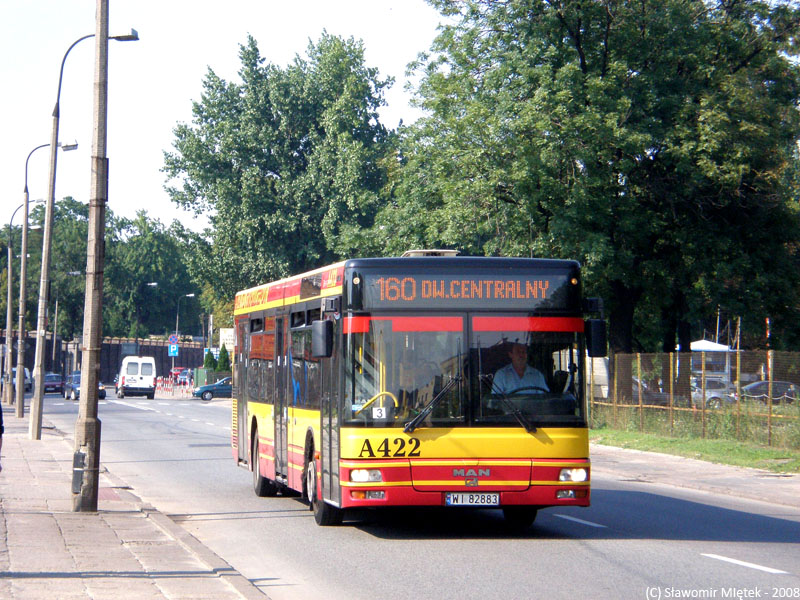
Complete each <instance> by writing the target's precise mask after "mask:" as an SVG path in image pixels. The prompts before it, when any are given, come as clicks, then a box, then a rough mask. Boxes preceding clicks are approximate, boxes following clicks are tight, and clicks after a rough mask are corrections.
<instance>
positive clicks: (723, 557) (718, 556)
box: [701, 552, 787, 575]
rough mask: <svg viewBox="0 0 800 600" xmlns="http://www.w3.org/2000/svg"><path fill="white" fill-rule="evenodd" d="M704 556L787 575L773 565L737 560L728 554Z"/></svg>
mask: <svg viewBox="0 0 800 600" xmlns="http://www.w3.org/2000/svg"><path fill="white" fill-rule="evenodd" d="M701 554H702V555H703V556H707V557H708V558H716V559H717V560H721V561H724V562H729V563H733V564H734V565H739V566H740V567H748V568H749V569H757V570H759V571H766V572H767V573H773V574H775V575H781V574H783V575H786V574H787V572H786V571H781V570H780V569H773V568H771V567H764V566H762V565H757V564H755V563H749V562H744V561H743V560H736V559H735V558H728V557H727V556H720V555H719V554H703V553H702V552H701Z"/></svg>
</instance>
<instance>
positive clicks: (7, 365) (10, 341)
mask: <svg viewBox="0 0 800 600" xmlns="http://www.w3.org/2000/svg"><path fill="white" fill-rule="evenodd" d="M34 202H43V200H34ZM20 208H25V213H26V214H25V225H24V226H23V247H22V256H21V257H20V261H24V260H25V254H26V253H27V248H26V247H25V245H24V243H25V240H24V238H25V235H26V233H27V225H28V216H27V211H28V199H27V196H26V197H25V202H24V203H23V204H20V205H19V206H18V207H17V208H16V209H15V210H14V212H13V213H12V214H11V219H10V220H9V221H8V268H7V273H6V275H7V277H6V284H7V288H8V290H7V291H8V299H7V300H6V343H5V345H4V346H3V350H4V354H3V402H4V403H5V404H11V402H12V400H13V397H14V395H13V392H12V388H13V385H12V384H11V369H12V365H11V362H12V361H11V359H12V358H13V355H14V332H13V330H12V326H13V323H12V315H13V314H14V310H13V306H14V305H13V301H12V297H13V294H12V293H11V291H12V289H13V287H14V286H13V280H14V278H13V273H12V269H13V265H14V251H13V244H14V239H13V235H12V233H13V225H14V217H15V216H17V212H18V211H19V209H20ZM23 264H24V263H23ZM21 273H22V277H24V276H25V275H24V267H23V268H22V269H21ZM24 362H25V361H24V360H23V363H24ZM17 363H18V364H19V361H17ZM22 366H23V369H22V370H20V369H17V386H19V385H20V383H19V382H20V381H21V382H22V383H23V387H24V382H25V369H24V366H25V365H24V364H23V365H22ZM20 377H21V378H20ZM23 393H24V389H23Z"/></svg>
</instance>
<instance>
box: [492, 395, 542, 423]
mask: <svg viewBox="0 0 800 600" xmlns="http://www.w3.org/2000/svg"><path fill="white" fill-rule="evenodd" d="M491 391H492V393H493V394H496V395H498V396H500V399H501V400H502V401H503V404H505V406H506V408H508V409H509V410H510V411H511V414H512V415H514V418H515V419H516V420H517V421H518V422H519V424H520V425H522V426H523V427H524V428H525V431H527V432H528V433H536V426H534V425H532V424H531V422H530V421H528V419H526V418H525V415H523V414H522V411H521V410H520V409H518V408H517V407H516V406H514V403H513V402H511V400H509V399H508V396H506V395H505V393H504V392H501V391H500V390H498V389H497V388H496V387H494V384H492V388H491Z"/></svg>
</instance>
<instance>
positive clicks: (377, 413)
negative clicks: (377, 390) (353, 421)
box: [372, 406, 386, 419]
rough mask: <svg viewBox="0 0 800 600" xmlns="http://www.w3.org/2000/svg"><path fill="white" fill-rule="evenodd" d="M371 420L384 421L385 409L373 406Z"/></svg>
mask: <svg viewBox="0 0 800 600" xmlns="http://www.w3.org/2000/svg"><path fill="white" fill-rule="evenodd" d="M372 418H373V419H385V418H386V407H385V406H373V407H372Z"/></svg>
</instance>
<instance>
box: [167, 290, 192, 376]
mask: <svg viewBox="0 0 800 600" xmlns="http://www.w3.org/2000/svg"><path fill="white" fill-rule="evenodd" d="M184 298H194V294H184V295H183V296H178V310H177V311H176V312H175V337H176V338H177V337H178V318H179V317H180V316H181V300H182V299H184ZM172 368H173V369H174V368H175V357H174V356H173V357H172Z"/></svg>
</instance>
